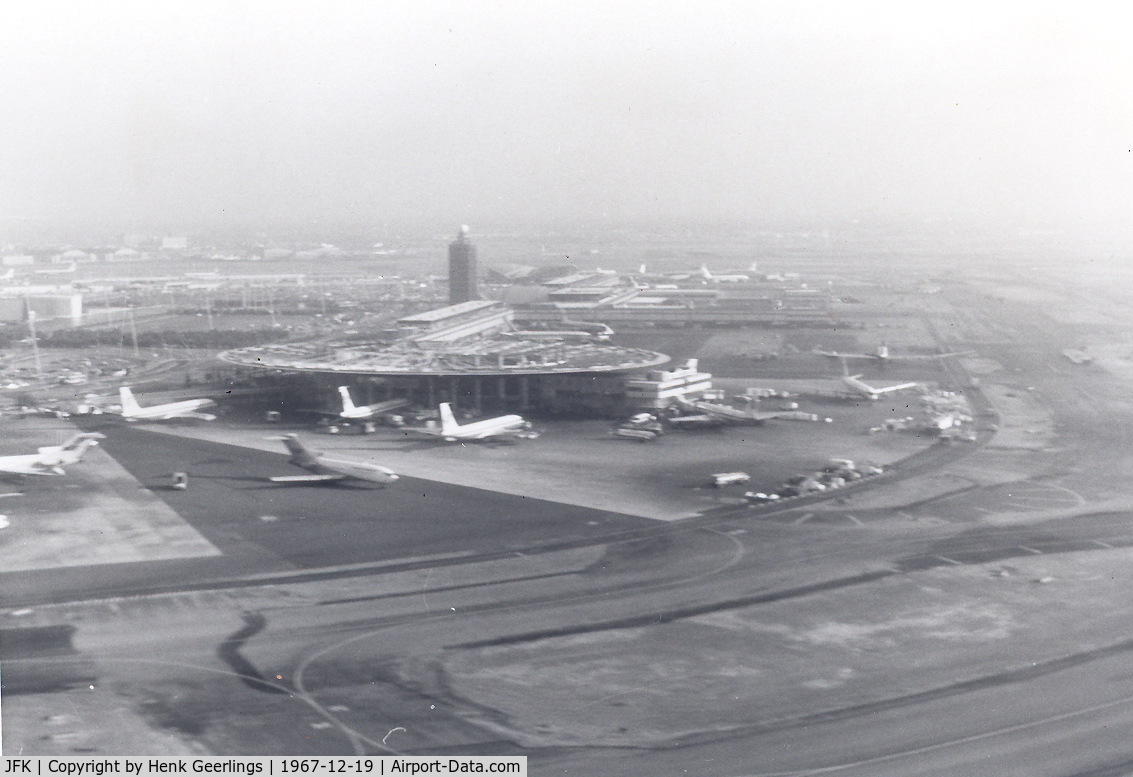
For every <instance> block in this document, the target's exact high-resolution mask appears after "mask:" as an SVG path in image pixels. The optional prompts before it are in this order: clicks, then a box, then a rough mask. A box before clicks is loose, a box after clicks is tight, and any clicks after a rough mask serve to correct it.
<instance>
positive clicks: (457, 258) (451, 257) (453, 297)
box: [448, 226, 480, 305]
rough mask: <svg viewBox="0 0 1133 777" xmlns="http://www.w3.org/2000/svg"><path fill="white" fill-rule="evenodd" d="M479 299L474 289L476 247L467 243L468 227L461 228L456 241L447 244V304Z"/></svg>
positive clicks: (478, 293)
mask: <svg viewBox="0 0 1133 777" xmlns="http://www.w3.org/2000/svg"><path fill="white" fill-rule="evenodd" d="M474 299H480V292H479V290H478V289H477V288H476V246H474V245H472V243H470V242H469V241H468V227H467V226H461V228H460V234H458V235H457V236H456V240H454V241H452V242H451V243H449V244H448V302H449V304H450V305H459V304H460V303H461V302H469V301H470V300H474Z"/></svg>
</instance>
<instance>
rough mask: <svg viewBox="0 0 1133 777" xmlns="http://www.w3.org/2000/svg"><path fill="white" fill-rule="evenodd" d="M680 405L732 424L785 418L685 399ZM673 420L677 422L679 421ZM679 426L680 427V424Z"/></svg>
mask: <svg viewBox="0 0 1133 777" xmlns="http://www.w3.org/2000/svg"><path fill="white" fill-rule="evenodd" d="M678 403H679V404H680V405H682V406H684V407H686V408H690V409H693V410H699V411H700V412H701V413H702V414H704V415H705V416H707V417H709V418H716V419H719V420H720V421H722V422H724V423H731V424H761V423H763V422H764V421H770V420H772V419H774V418H781V417H782V416H783V413H782V412H770V413H759V412H756V411H755V410H740V409H739V408H736V407H732V406H731V405H721V404H718V403H716V402H703V401H696V400H687V399H684V400H678ZM695 417H696V416H685V418H686V420H687V419H690V418H695ZM671 420H672V421H676V420H677V419H671ZM677 425H679V422H678V424H677Z"/></svg>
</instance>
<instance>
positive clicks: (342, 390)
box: [338, 386, 409, 419]
mask: <svg viewBox="0 0 1133 777" xmlns="http://www.w3.org/2000/svg"><path fill="white" fill-rule="evenodd" d="M338 393H339V394H341V395H342V412H341V413H339V414H338V415H339V416H340V417H341V418H358V419H365V418H375V417H378V416H382V415H385V414H386V413H388V412H389V411H390V410H396V409H397V408H399V407H403V406H405V405H408V404H409V400H408V399H388V400H386V401H385V402H378V403H376V404H373V405H355V404H354V400H353V399H351V398H350V389H349V388H348V387H347V386H339V387H338Z"/></svg>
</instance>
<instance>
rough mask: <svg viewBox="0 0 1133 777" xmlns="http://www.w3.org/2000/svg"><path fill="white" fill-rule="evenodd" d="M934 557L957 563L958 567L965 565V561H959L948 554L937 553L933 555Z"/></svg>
mask: <svg viewBox="0 0 1133 777" xmlns="http://www.w3.org/2000/svg"><path fill="white" fill-rule="evenodd" d="M933 558H938V559H940V560H941V561H947V562H948V563H949V564H955V565H956V566H958V567H962V566H964V562H963V561H957V560H956V559H954V558H948V556H939V555H937V556H933Z"/></svg>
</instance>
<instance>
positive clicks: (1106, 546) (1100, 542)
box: [1090, 540, 1113, 550]
mask: <svg viewBox="0 0 1133 777" xmlns="http://www.w3.org/2000/svg"><path fill="white" fill-rule="evenodd" d="M1090 542H1092V543H1094V544H1095V545H1101V546H1102V547H1103V548H1108V549H1109V550H1113V546H1112V545H1110V544H1109V543H1108V542H1102V541H1101V540H1090Z"/></svg>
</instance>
